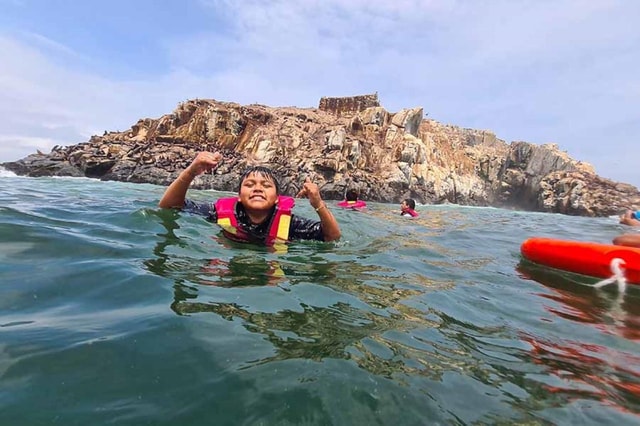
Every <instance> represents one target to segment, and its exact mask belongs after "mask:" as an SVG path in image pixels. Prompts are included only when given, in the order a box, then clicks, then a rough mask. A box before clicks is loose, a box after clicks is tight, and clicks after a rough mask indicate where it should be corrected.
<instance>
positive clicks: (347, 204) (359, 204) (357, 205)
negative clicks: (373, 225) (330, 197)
mask: <svg viewBox="0 0 640 426" xmlns="http://www.w3.org/2000/svg"><path fill="white" fill-rule="evenodd" d="M338 207H342V208H345V209H363V208H365V207H367V203H365V202H364V201H362V200H358V201H347V200H344V201H340V202H339V203H338Z"/></svg>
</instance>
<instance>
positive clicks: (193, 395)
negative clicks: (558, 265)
mask: <svg viewBox="0 0 640 426" xmlns="http://www.w3.org/2000/svg"><path fill="white" fill-rule="evenodd" d="M0 188H2V189H0V292H1V296H0V424H2V425H39V424H47V425H48V424H62V425H86V424H131V425H141V424H152V425H163V424H172V425H202V424H216V425H261V424H264V425H272V424H278V425H289V424H291V425H293V424H296V425H298V424H314V425H326V424H335V425H355V424H362V425H376V424H379V425H388V424H398V425H421V424H447V425H448V424H594V425H596V424H598V425H600V424H616V425H620V424H638V422H639V420H640V417H639V416H638V414H640V343H639V342H640V287H638V286H631V287H630V288H629V289H628V290H627V292H626V294H624V295H620V294H619V293H618V291H617V289H616V288H614V287H607V288H605V289H602V290H596V289H594V288H592V287H590V286H589V284H591V283H593V282H594V281H593V280H587V279H576V277H569V276H565V275H561V274H558V273H554V272H552V271H549V270H544V269H540V268H536V267H534V266H532V265H527V264H524V263H522V261H521V258H520V255H519V247H520V244H521V242H522V241H524V239H526V238H528V237H530V236H552V237H556V238H566V239H577V240H585V241H598V242H610V241H611V239H612V238H613V237H614V236H615V235H617V234H619V233H622V232H624V231H628V229H624V228H623V227H622V226H621V225H619V224H617V221H616V220H615V219H614V218H598V219H594V218H580V217H568V216H560V215H550V214H538V213H525V212H516V211H509V210H500V209H489V208H469V207H460V206H418V211H419V212H420V213H421V217H420V218H418V219H417V220H410V219H407V218H402V217H400V216H399V215H398V214H397V213H398V212H397V210H398V207H399V206H396V205H387V204H376V203H369V208H368V209H367V211H364V212H354V211H344V210H339V209H338V208H336V207H335V203H336V202H329V203H328V204H329V205H330V207H331V206H333V207H332V211H333V212H334V213H335V215H336V217H337V219H338V221H339V222H340V225H341V227H342V231H343V238H342V240H341V241H340V242H339V243H337V244H326V243H317V242H303V243H296V244H293V245H291V246H289V249H288V251H287V252H286V253H276V252H272V251H269V250H267V249H265V248H261V247H253V246H247V245H242V244H238V243H231V242H228V241H226V240H224V239H223V238H221V237H220V235H219V232H218V230H217V228H216V227H215V226H213V225H211V224H209V223H207V222H206V221H204V220H203V219H202V218H200V217H197V216H192V215H188V214H182V213H176V212H172V211H162V210H159V209H157V208H156V207H155V206H156V203H157V201H158V199H159V197H160V196H161V194H162V192H163V190H164V188H162V187H157V186H153V185H136V184H125V183H115V182H99V181H95V180H87V179H52V178H38V179H34V178H17V177H0ZM191 194H192V195H193V197H194V198H196V199H199V200H208V199H211V200H213V199H215V198H217V197H219V196H221V195H226V194H223V193H218V192H213V191H192V192H191ZM295 212H296V213H297V214H300V215H302V216H306V217H314V216H315V212H314V211H313V210H312V209H311V207H310V206H309V205H308V202H307V201H306V200H300V201H298V205H297V206H296V208H295Z"/></svg>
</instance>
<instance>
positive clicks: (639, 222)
mask: <svg viewBox="0 0 640 426" xmlns="http://www.w3.org/2000/svg"><path fill="white" fill-rule="evenodd" d="M620 223H622V224H623V225H630V226H640V210H638V211H635V212H634V211H632V210H627V211H626V212H624V214H623V215H622V216H620Z"/></svg>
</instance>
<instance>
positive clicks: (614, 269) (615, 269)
mask: <svg viewBox="0 0 640 426" xmlns="http://www.w3.org/2000/svg"><path fill="white" fill-rule="evenodd" d="M624 264H625V261H624V260H622V259H620V258H619V257H614V258H613V259H611V263H610V264H609V268H610V269H611V273H612V274H613V275H612V276H611V277H610V278H607V279H606V280H602V281H600V282H597V283H595V284H594V285H593V286H594V287H595V288H601V287H604V286H605V285H609V284H613V283H618V290H619V291H620V292H622V293H624V291H625V290H626V288H627V279H626V278H625V276H624V270H623V269H622V265H624Z"/></svg>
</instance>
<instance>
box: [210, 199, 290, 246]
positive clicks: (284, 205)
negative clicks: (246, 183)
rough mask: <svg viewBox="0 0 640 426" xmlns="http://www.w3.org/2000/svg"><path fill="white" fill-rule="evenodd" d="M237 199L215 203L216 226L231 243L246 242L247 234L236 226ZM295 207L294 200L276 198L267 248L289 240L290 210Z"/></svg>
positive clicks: (220, 200)
mask: <svg viewBox="0 0 640 426" xmlns="http://www.w3.org/2000/svg"><path fill="white" fill-rule="evenodd" d="M237 202H238V198H237V197H234V198H220V199H219V200H218V201H216V204H215V206H216V213H217V214H218V222H217V223H218V225H219V226H220V227H221V228H222V232H223V233H224V235H225V236H226V237H227V238H229V239H230V240H233V241H241V242H242V241H244V242H246V241H248V238H247V234H246V233H245V232H244V231H243V230H242V228H241V227H239V226H238V220H237V218H236V203H237ZM294 205H295V200H294V199H293V198H291V197H286V196H284V195H280V196H278V203H277V204H276V211H275V213H274V214H273V216H272V217H271V222H270V223H269V233H268V234H267V239H266V241H265V243H266V244H267V245H268V246H271V245H274V244H279V243H285V242H287V241H288V240H289V225H291V210H292V209H293V206H294Z"/></svg>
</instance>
